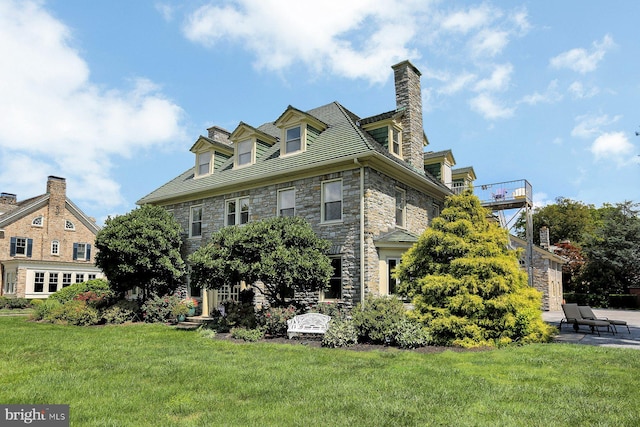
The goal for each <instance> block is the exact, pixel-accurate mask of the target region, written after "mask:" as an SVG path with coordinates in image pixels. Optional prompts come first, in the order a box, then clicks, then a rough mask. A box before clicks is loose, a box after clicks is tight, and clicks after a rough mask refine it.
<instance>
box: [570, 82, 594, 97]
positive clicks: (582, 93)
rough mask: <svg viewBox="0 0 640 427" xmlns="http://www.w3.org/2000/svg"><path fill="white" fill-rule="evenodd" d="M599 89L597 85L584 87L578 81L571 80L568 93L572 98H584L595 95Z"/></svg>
mask: <svg viewBox="0 0 640 427" xmlns="http://www.w3.org/2000/svg"><path fill="white" fill-rule="evenodd" d="M599 92H600V90H599V89H598V88H597V87H590V88H585V87H584V85H583V84H582V83H580V82H573V83H571V85H569V93H570V94H571V95H572V96H573V98H574V99H586V98H591V97H593V96H596V95H597V94H598V93H599Z"/></svg>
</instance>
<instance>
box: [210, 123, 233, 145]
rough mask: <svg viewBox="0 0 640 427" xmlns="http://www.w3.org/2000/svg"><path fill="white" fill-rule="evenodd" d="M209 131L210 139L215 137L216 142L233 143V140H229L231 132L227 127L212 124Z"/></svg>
mask: <svg viewBox="0 0 640 427" xmlns="http://www.w3.org/2000/svg"><path fill="white" fill-rule="evenodd" d="M207 131H208V132H209V139H213V140H214V141H216V142H221V143H223V144H227V145H232V143H231V141H229V136H230V135H231V132H229V131H228V130H226V129H223V128H221V127H219V126H212V127H210V128H208V129H207Z"/></svg>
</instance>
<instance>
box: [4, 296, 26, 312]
mask: <svg viewBox="0 0 640 427" xmlns="http://www.w3.org/2000/svg"><path fill="white" fill-rule="evenodd" d="M30 305H31V303H30V302H29V300H28V299H26V298H7V297H5V296H1V297H0V308H10V309H20V308H27V307H29V306H30Z"/></svg>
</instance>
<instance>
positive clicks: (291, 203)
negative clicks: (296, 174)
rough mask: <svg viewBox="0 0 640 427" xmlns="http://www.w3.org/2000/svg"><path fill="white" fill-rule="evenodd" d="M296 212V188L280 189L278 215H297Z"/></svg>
mask: <svg viewBox="0 0 640 427" xmlns="http://www.w3.org/2000/svg"><path fill="white" fill-rule="evenodd" d="M295 214H296V190H295V189H294V188H286V189H284V190H278V215H279V216H295Z"/></svg>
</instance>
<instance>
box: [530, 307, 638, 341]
mask: <svg viewBox="0 0 640 427" xmlns="http://www.w3.org/2000/svg"><path fill="white" fill-rule="evenodd" d="M593 312H594V313H595V315H596V316H597V317H599V318H602V317H607V318H609V319H616V320H624V321H626V322H627V325H629V329H630V330H631V333H629V332H628V331H627V328H625V327H624V326H618V327H617V328H618V329H617V333H616V334H615V335H614V334H612V333H610V332H605V331H602V329H601V331H600V336H598V333H597V332H596V333H593V334H592V333H591V331H590V330H589V328H588V327H587V326H580V329H579V331H578V332H574V330H573V325H567V324H565V323H563V324H562V330H561V331H560V333H559V334H558V335H557V336H556V338H555V340H556V342H563V343H574V344H587V345H597V346H602V347H617V348H631V349H635V350H640V311H638V310H609V309H594V310H593ZM542 318H543V319H544V320H545V321H546V322H548V323H550V324H551V325H553V326H555V327H559V325H560V320H561V319H563V318H564V313H563V312H562V311H544V312H542Z"/></svg>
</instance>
